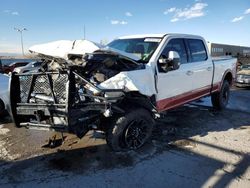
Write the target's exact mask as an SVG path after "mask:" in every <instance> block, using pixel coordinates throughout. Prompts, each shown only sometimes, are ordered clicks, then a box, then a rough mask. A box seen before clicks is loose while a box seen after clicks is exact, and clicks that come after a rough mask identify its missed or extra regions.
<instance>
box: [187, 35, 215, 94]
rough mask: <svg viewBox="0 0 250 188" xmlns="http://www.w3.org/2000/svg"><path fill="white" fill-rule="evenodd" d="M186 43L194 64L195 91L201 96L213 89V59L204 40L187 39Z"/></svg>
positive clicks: (191, 61)
mask: <svg viewBox="0 0 250 188" xmlns="http://www.w3.org/2000/svg"><path fill="white" fill-rule="evenodd" d="M186 43H187V46H188V49H189V51H190V64H191V65H192V74H193V75H192V77H193V86H192V87H193V92H195V93H197V95H201V96H202V95H206V94H208V93H209V92H210V89H211V83H212V76H213V63H212V60H211V59H210V58H209V56H208V54H207V50H206V47H205V44H204V42H203V40H200V39H186ZM198 92H199V93H198ZM197 97H198V96H197Z"/></svg>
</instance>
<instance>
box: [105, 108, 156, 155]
mask: <svg viewBox="0 0 250 188" xmlns="http://www.w3.org/2000/svg"><path fill="white" fill-rule="evenodd" d="M153 127H154V119H153V118H152V114H151V113H150V112H149V111H148V110H146V109H143V108H139V109H135V110H132V111H130V112H127V113H126V114H125V115H123V116H120V117H117V118H115V119H114V120H113V122H112V123H111V125H110V126H109V128H108V130H107V132H106V140H107V144H108V145H109V146H110V147H111V149H112V150H114V151H126V150H136V149H138V148H140V147H142V146H143V145H144V144H145V143H146V142H147V141H148V139H149V137H150V136H151V134H152V130H153Z"/></svg>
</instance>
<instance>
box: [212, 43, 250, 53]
mask: <svg viewBox="0 0 250 188" xmlns="http://www.w3.org/2000/svg"><path fill="white" fill-rule="evenodd" d="M208 48H209V51H210V54H211V56H213V57H216V56H227V55H230V56H235V57H250V47H246V46H235V45H228V44H217V43H210V42H208Z"/></svg>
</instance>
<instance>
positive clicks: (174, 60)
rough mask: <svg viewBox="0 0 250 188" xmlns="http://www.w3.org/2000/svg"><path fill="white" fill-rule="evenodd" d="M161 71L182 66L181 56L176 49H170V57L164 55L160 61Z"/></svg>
mask: <svg viewBox="0 0 250 188" xmlns="http://www.w3.org/2000/svg"><path fill="white" fill-rule="evenodd" d="M158 63H159V65H160V67H161V71H162V72H168V71H171V70H177V69H179V67H180V64H181V63H180V56H179V54H178V52H176V51H169V52H168V58H167V57H166V56H165V55H162V56H161V57H160V59H159V61H158Z"/></svg>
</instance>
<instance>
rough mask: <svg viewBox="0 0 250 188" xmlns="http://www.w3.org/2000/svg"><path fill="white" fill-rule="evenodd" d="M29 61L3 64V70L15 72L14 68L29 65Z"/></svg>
mask: <svg viewBox="0 0 250 188" xmlns="http://www.w3.org/2000/svg"><path fill="white" fill-rule="evenodd" d="M28 63H29V62H14V63H11V64H10V65H4V66H3V71H4V73H5V74H9V73H10V72H13V70H14V69H15V68H17V67H22V66H25V65H27V64H28Z"/></svg>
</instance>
